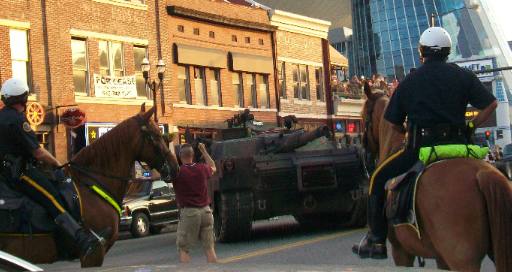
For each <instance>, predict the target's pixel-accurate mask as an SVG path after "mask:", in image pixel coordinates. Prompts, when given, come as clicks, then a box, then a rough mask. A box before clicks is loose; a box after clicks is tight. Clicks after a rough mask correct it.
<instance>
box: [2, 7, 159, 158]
mask: <svg viewBox="0 0 512 272" xmlns="http://www.w3.org/2000/svg"><path fill="white" fill-rule="evenodd" d="M160 2H161V1H160ZM159 4H161V3H159V2H158V1H154V0H131V1H121V0H87V1H74V0H62V1H10V0H9V1H1V3H0V9H1V10H2V15H0V36H1V38H2V40H4V41H9V42H8V43H3V44H2V45H0V52H1V55H0V69H1V70H0V72H1V81H2V82H3V81H5V80H6V79H8V78H10V77H11V76H17V77H21V78H25V79H27V81H28V83H29V85H30V86H31V89H32V91H33V93H32V95H31V100H35V101H38V102H39V103H41V104H42V105H43V106H44V107H45V108H46V110H47V112H48V113H49V114H48V116H47V118H46V120H45V122H44V123H43V125H41V126H39V127H37V128H36V129H37V132H38V133H39V134H48V136H49V137H48V147H49V148H50V149H51V150H52V151H54V153H55V154H56V155H57V157H58V158H59V159H61V160H63V161H65V160H67V159H68V157H69V156H70V155H71V150H72V149H73V148H72V145H73V143H76V142H83V141H80V139H83V140H85V139H87V140H86V141H89V140H94V138H96V137H98V136H100V135H101V133H103V132H104V131H106V130H108V128H109V127H111V126H113V125H115V124H116V123H119V122H120V121H122V120H124V119H126V118H127V117H130V116H132V115H134V114H135V113H137V112H138V110H139V108H140V104H141V103H143V102H146V104H149V105H151V104H152V101H151V97H150V93H149V92H148V91H147V89H146V88H145V86H144V81H143V78H142V73H141V71H140V65H139V63H140V62H141V61H142V59H143V58H144V57H148V58H149V59H150V61H152V62H153V63H156V62H157V59H158V58H159V55H160V54H161V53H159V51H162V52H163V50H160V49H159V44H160V43H159V42H161V43H162V44H169V42H167V37H161V39H158V37H157V36H158V34H159V32H162V31H165V27H166V24H160V23H157V22H159V20H158V19H157V18H156V16H158V14H159V12H157V10H156V8H158V9H159V11H160V14H162V13H164V12H165V6H164V5H163V6H159ZM23 47H24V48H23ZM20 48H21V49H20ZM25 48H27V49H25ZM23 62H24V64H26V65H25V66H24V67H22V65H23ZM25 72H26V75H25V74H24V73H25ZM153 76H155V77H156V75H155V74H153ZM113 77H117V78H121V79H123V80H122V81H121V83H120V84H118V86H117V87H118V90H120V92H111V91H109V88H111V87H112V86H109V85H108V84H104V83H102V82H105V81H107V80H108V79H111V78H113ZM159 101H160V97H159ZM69 105H77V106H78V107H79V108H81V109H82V110H83V111H84V112H86V114H87V122H88V123H87V124H86V125H85V126H84V127H83V128H81V129H78V130H77V131H75V133H71V132H70V130H69V129H66V128H65V127H64V126H63V125H62V124H59V122H58V117H57V116H58V115H59V114H61V113H62V112H63V111H64V110H65V109H66V107H67V106H69ZM162 121H163V122H165V119H164V120H162ZM71 135H73V136H76V137H71ZM77 139H78V140H77Z"/></svg>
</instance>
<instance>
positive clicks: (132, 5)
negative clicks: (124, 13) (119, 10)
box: [92, 0, 148, 10]
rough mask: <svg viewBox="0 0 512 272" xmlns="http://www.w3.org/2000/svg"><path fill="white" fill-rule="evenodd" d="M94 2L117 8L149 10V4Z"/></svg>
mask: <svg viewBox="0 0 512 272" xmlns="http://www.w3.org/2000/svg"><path fill="white" fill-rule="evenodd" d="M92 1H93V2H97V3H104V4H111V5H115V6H121V7H125V8H132V9H138V10H148V5H147V4H140V3H134V2H127V1H126V0H92Z"/></svg>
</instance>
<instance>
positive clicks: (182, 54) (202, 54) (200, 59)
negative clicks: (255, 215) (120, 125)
mask: <svg viewBox="0 0 512 272" xmlns="http://www.w3.org/2000/svg"><path fill="white" fill-rule="evenodd" d="M174 45H175V46H176V49H175V50H176V51H175V60H176V62H177V63H179V64H192V65H198V66H206V67H216V68H227V65H228V56H227V52H224V51H222V50H217V49H212V48H204V47H198V46H192V45H185V44H174Z"/></svg>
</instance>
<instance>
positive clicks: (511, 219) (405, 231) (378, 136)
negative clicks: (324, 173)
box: [363, 87, 512, 272]
mask: <svg viewBox="0 0 512 272" xmlns="http://www.w3.org/2000/svg"><path fill="white" fill-rule="evenodd" d="M365 93H366V95H367V97H368V100H367V101H366V103H365V110H364V111H363V116H364V119H365V120H368V121H369V123H370V124H371V125H370V126H367V127H370V128H371V130H369V131H365V137H367V140H368V144H367V148H368V149H370V150H372V152H378V158H379V161H380V162H382V161H384V159H386V158H387V157H389V156H390V155H392V154H393V151H396V150H397V149H398V148H400V147H401V146H403V140H404V134H401V133H399V132H397V131H396V130H395V129H392V124H391V123H389V122H387V121H386V120H385V119H384V118H383V113H384V112H385V110H386V107H387V104H388V102H389V99H388V98H387V97H385V96H378V95H375V94H373V93H371V90H370V89H369V88H368V87H367V88H365ZM370 108H372V109H370ZM368 113H371V116H369V115H368ZM368 118H369V119H368ZM372 145H373V146H372ZM415 205H416V213H417V214H416V215H417V219H418V224H419V226H420V233H421V238H419V237H418V235H417V233H416V232H415V230H413V229H412V227H410V226H408V225H399V226H395V227H393V226H391V225H390V227H389V241H390V242H391V245H392V251H393V259H394V261H395V264H396V265H398V266H413V264H414V258H415V256H421V257H424V258H433V259H435V260H436V262H437V266H438V268H441V269H449V270H457V271H480V266H481V262H482V260H483V258H484V257H485V256H486V255H488V256H489V257H491V259H493V261H494V263H495V265H496V270H497V271H498V272H505V271H512V212H511V211H512V210H511V208H510V207H511V206H512V189H511V187H510V184H509V182H508V180H507V179H506V178H505V177H504V176H503V175H502V174H501V173H500V172H499V171H497V170H496V169H495V168H494V167H492V166H491V165H490V164H488V163H486V162H484V161H481V160H476V159H465V158H464V159H452V160H445V161H441V162H438V163H435V164H432V165H431V166H430V167H428V169H427V170H426V171H425V172H424V174H423V175H422V177H421V178H420V181H419V184H418V188H417V197H416V203H415Z"/></svg>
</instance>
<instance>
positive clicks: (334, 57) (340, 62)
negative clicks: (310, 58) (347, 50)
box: [329, 45, 348, 67]
mask: <svg viewBox="0 0 512 272" xmlns="http://www.w3.org/2000/svg"><path fill="white" fill-rule="evenodd" d="M329 54H330V55H331V64H334V65H337V66H342V67H348V59H347V58H346V57H345V56H343V55H342V54H341V53H340V52H339V51H338V50H336V48H334V47H332V45H329Z"/></svg>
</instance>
